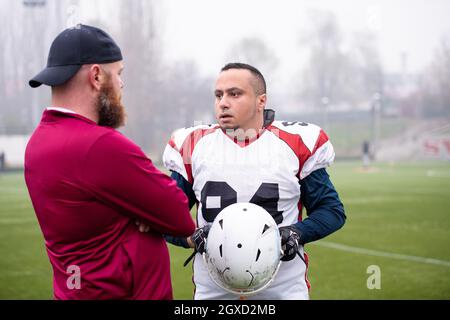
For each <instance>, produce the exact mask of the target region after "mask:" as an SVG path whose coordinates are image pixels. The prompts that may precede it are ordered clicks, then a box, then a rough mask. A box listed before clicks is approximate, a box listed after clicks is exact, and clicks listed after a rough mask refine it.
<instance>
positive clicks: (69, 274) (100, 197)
mask: <svg viewBox="0 0 450 320" xmlns="http://www.w3.org/2000/svg"><path fill="white" fill-rule="evenodd" d="M25 180H26V183H27V186H28V191H29V193H30V197H31V200H32V202H33V206H34V210H35V211H36V215H37V218H38V221H39V224H40V226H41V229H42V232H43V234H44V238H45V245H46V248H47V253H48V256H49V258H50V262H51V264H52V267H53V274H54V279H53V286H54V295H55V298H56V299H172V286H171V279H170V263H169V253H168V249H167V246H166V243H165V240H164V238H163V236H162V235H163V234H167V235H174V236H189V235H191V234H192V233H193V232H194V229H195V225H194V222H193V219H192V218H191V216H190V213H189V209H188V200H187V198H186V196H185V195H184V193H183V191H181V190H180V189H178V188H177V186H176V183H175V181H173V180H172V179H171V178H170V177H168V176H167V175H165V174H163V173H161V172H160V171H159V170H158V169H156V168H155V167H154V166H153V164H152V162H151V161H150V160H149V159H148V158H147V157H146V156H145V155H144V153H143V152H142V150H141V149H140V148H139V147H138V146H136V145H135V144H134V143H133V142H131V141H130V140H128V139H127V138H126V137H124V136H123V135H122V134H121V133H119V132H118V131H116V130H114V129H111V128H106V127H101V126H98V125H97V124H96V123H95V122H93V121H91V120H89V119H87V118H85V117H83V116H80V115H77V114H70V113H64V112H60V111H55V110H46V111H45V112H44V114H43V117H42V119H41V122H40V124H39V126H38V127H37V129H36V130H35V132H34V133H33V135H32V136H31V139H30V141H29V142H28V146H27V149H26V153H25ZM135 220H140V221H142V222H145V223H147V224H148V225H150V226H151V231H150V232H148V233H141V232H139V231H138V228H137V226H136V225H135ZM74 268H75V269H74ZM74 276H78V280H75V279H76V278H74ZM77 281H78V286H77Z"/></svg>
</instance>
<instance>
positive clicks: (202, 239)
mask: <svg viewBox="0 0 450 320" xmlns="http://www.w3.org/2000/svg"><path fill="white" fill-rule="evenodd" d="M209 229H211V223H208V224H206V225H204V226H203V227H201V228H198V229H197V230H195V232H194V234H193V235H192V236H191V237H190V238H191V239H190V240H191V241H192V243H193V244H194V248H195V252H199V253H200V254H203V253H204V252H205V243H206V238H207V237H208V233H209Z"/></svg>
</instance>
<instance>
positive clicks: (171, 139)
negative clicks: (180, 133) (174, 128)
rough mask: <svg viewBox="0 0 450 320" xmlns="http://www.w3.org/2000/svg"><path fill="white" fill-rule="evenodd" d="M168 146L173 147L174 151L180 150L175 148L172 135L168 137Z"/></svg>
mask: <svg viewBox="0 0 450 320" xmlns="http://www.w3.org/2000/svg"><path fill="white" fill-rule="evenodd" d="M168 144H169V146H171V147H172V148H174V149H175V150H176V151H178V152H180V150H178V148H177V145H176V144H175V141H174V137H173V136H172V137H170V140H169V143H168Z"/></svg>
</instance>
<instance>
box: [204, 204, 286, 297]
mask: <svg viewBox="0 0 450 320" xmlns="http://www.w3.org/2000/svg"><path fill="white" fill-rule="evenodd" d="M281 256H282V251H281V240H280V233H279V231H278V227H277V224H276V223H275V220H274V219H273V218H272V216H271V215H270V214H269V213H268V212H267V211H266V210H264V209H263V208H262V207H260V206H257V205H255V204H252V203H235V204H232V205H230V206H228V207H226V208H225V209H223V210H222V211H221V212H220V213H219V214H218V215H217V217H216V218H215V219H214V222H213V224H212V226H211V229H210V231H209V234H208V238H207V239H206V251H205V254H204V255H203V259H204V261H205V263H206V266H207V269H208V273H209V275H210V277H211V278H212V280H213V281H214V282H215V283H216V284H217V285H218V286H219V287H221V288H223V289H225V290H227V291H228V292H231V293H234V294H237V295H241V296H243V295H251V294H255V293H257V292H260V291H261V290H264V289H265V288H267V287H268V286H269V285H270V283H271V282H272V281H273V279H274V278H275V276H276V274H277V272H278V269H279V267H280V265H281V261H280V258H281Z"/></svg>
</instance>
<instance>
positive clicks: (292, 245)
mask: <svg viewBox="0 0 450 320" xmlns="http://www.w3.org/2000/svg"><path fill="white" fill-rule="evenodd" d="M280 236H281V249H282V250H283V256H282V257H281V260H282V261H290V260H292V259H294V258H295V255H296V254H298V255H299V257H300V258H302V257H301V256H300V253H299V251H298V241H299V240H300V231H299V230H298V229H297V228H296V227H295V226H292V225H291V226H287V227H280ZM302 260H303V259H302Z"/></svg>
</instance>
